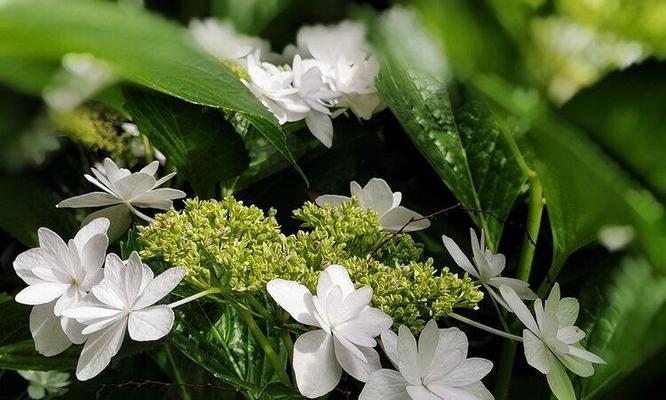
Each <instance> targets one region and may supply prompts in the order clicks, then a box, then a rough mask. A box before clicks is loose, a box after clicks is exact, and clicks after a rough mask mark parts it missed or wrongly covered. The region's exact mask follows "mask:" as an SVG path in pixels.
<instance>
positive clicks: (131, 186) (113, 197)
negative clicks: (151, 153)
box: [56, 158, 185, 223]
mask: <svg viewBox="0 0 666 400" xmlns="http://www.w3.org/2000/svg"><path fill="white" fill-rule="evenodd" d="M159 165H160V163H159V162H158V161H153V162H152V163H150V164H149V165H148V166H146V167H144V168H143V169H141V170H140V171H139V172H134V173H133V172H131V171H130V170H128V169H125V168H118V166H117V165H116V163H114V162H113V161H112V160H111V159H109V158H106V159H105V160H104V169H103V170H102V169H101V168H96V167H93V168H92V170H91V171H92V173H93V175H95V177H92V176H90V175H88V174H86V175H84V176H85V178H86V179H87V180H88V181H89V182H90V183H92V184H93V185H95V186H97V187H99V188H100V189H102V190H103V192H92V193H87V194H83V195H80V196H75V197H71V198H69V199H66V200H63V201H61V202H60V203H59V204H58V205H56V207H58V208H65V207H67V208H79V207H105V206H111V207H107V208H105V209H104V210H101V211H99V212H98V213H102V214H104V216H108V217H109V219H111V222H112V223H113V222H114V221H118V220H120V219H121V216H125V215H129V212H130V211H131V212H133V213H134V214H136V215H137V216H138V217H140V218H142V219H144V220H146V221H152V219H151V218H150V217H148V216H147V215H145V214H144V213H142V212H141V211H139V210H137V208H156V209H158V210H168V209H170V208H171V207H173V200H176V199H181V198H183V197H185V192H183V191H181V190H177V189H171V188H160V187H159V186H161V185H162V184H164V182H166V181H168V180H169V179H171V178H173V177H174V176H175V175H176V173H175V172H172V173H170V174H168V175H166V176H165V177H163V178H160V179H158V180H155V173H156V172H157V168H158V167H159ZM98 213H95V214H96V215H98Z"/></svg>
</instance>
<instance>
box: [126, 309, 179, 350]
mask: <svg viewBox="0 0 666 400" xmlns="http://www.w3.org/2000/svg"><path fill="white" fill-rule="evenodd" d="M173 320H174V315H173V311H172V310H171V308H169V306H167V305H160V306H152V307H148V308H144V309H143V310H137V311H132V312H131V313H130V315H129V323H128V331H129V335H130V337H131V338H132V339H134V340H136V341H140V342H142V341H149V340H157V339H161V338H163V337H164V336H166V335H167V334H168V333H169V332H170V331H171V327H173Z"/></svg>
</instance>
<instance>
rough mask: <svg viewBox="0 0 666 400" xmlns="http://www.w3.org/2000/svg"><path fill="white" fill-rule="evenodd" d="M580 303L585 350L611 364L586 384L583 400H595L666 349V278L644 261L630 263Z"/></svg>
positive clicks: (586, 292) (601, 367) (625, 262)
mask: <svg viewBox="0 0 666 400" xmlns="http://www.w3.org/2000/svg"><path fill="white" fill-rule="evenodd" d="M580 301H581V309H582V314H581V328H582V329H584V330H585V332H586V334H587V339H586V340H587V344H586V346H587V348H588V350H590V351H592V352H594V353H596V354H599V355H601V356H602V357H603V358H604V360H605V361H606V362H607V364H606V365H599V366H596V367H595V370H596V372H595V374H594V375H593V376H592V377H590V378H587V379H584V380H583V381H582V391H581V394H580V398H581V399H582V400H590V399H596V398H598V397H600V396H601V395H603V394H604V393H607V392H608V391H609V390H611V389H612V388H613V386H614V385H616V384H618V383H619V382H621V381H622V380H623V379H625V378H626V377H627V376H628V375H629V374H631V373H632V372H634V371H637V370H638V369H639V368H640V367H641V365H643V363H645V362H646V361H647V360H648V359H649V358H650V357H652V356H654V355H656V354H657V353H658V352H659V351H660V350H662V349H663V348H664V347H665V346H666V278H664V277H663V276H660V275H658V274H655V273H654V272H653V270H652V268H651V266H650V265H649V264H648V263H647V262H646V261H645V260H644V259H636V258H625V259H623V260H622V262H621V264H620V267H619V268H617V269H616V270H615V271H614V272H613V274H612V275H611V278H610V279H608V280H607V282H606V284H603V283H602V284H600V285H596V284H595V285H588V286H587V287H586V289H585V290H584V291H583V293H582V294H581V297H580ZM610 398H615V397H614V396H611V397H610Z"/></svg>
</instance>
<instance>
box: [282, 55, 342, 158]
mask: <svg viewBox="0 0 666 400" xmlns="http://www.w3.org/2000/svg"><path fill="white" fill-rule="evenodd" d="M293 70H294V87H295V88H296V89H297V90H298V94H299V96H300V97H301V99H302V100H303V102H304V103H305V104H307V105H308V107H310V112H308V113H307V114H306V116H305V123H306V124H307V126H308V129H310V132H312V134H313V135H314V136H315V137H316V138H317V139H318V140H319V141H320V142H322V143H323V144H324V146H326V147H329V148H330V147H331V145H332V144H333V122H332V121H331V111H330V110H329V107H332V106H333V104H334V102H335V100H336V99H337V98H338V97H339V94H338V93H337V92H334V91H332V90H330V89H328V86H326V85H324V81H323V78H322V75H321V70H320V69H319V67H318V65H317V63H316V62H314V60H301V56H299V55H296V56H294V62H293Z"/></svg>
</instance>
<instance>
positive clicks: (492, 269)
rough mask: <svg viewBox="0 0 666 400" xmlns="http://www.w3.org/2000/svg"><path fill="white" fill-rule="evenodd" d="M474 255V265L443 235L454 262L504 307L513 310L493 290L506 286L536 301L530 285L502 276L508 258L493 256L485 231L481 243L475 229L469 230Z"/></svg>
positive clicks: (527, 298) (524, 297)
mask: <svg viewBox="0 0 666 400" xmlns="http://www.w3.org/2000/svg"><path fill="white" fill-rule="evenodd" d="M469 234H470V238H471V243H472V254H473V258H472V259H473V260H474V263H472V262H471V261H470V260H469V258H467V256H466V255H465V253H463V251H462V250H460V247H458V245H457V244H456V242H454V241H453V239H451V238H450V237H448V236H446V235H442V241H443V242H444V247H446V250H447V251H448V252H449V254H450V255H451V257H453V260H454V261H455V262H456V264H458V266H459V267H460V268H462V269H464V270H465V272H467V273H468V274H470V275H471V276H473V277H474V278H476V279H478V280H479V283H481V284H482V285H483V287H484V288H486V290H487V291H488V293H490V295H491V296H493V298H495V299H496V300H497V302H499V303H500V304H501V305H502V306H504V307H506V308H507V309H508V310H511V308H510V307H509V306H508V305H507V304H506V302H505V301H504V300H503V299H502V296H500V295H499V294H498V293H497V292H496V291H495V290H494V289H493V288H498V289H499V287H500V286H502V285H506V286H508V287H510V288H511V289H513V290H514V291H515V292H516V293H517V294H518V296H519V297H520V298H521V299H525V300H534V299H536V298H537V295H536V294H535V293H534V292H533V291H532V289H530V287H529V284H528V283H527V282H525V281H522V280H520V279H514V278H504V277H502V276H500V275H501V274H502V271H503V270H504V267H505V265H506V258H505V257H504V255H503V254H493V253H492V252H491V251H490V249H488V248H486V244H485V238H484V236H483V231H481V241H480V242H479V238H477V236H476V232H474V229H471V228H470V230H469Z"/></svg>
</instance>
